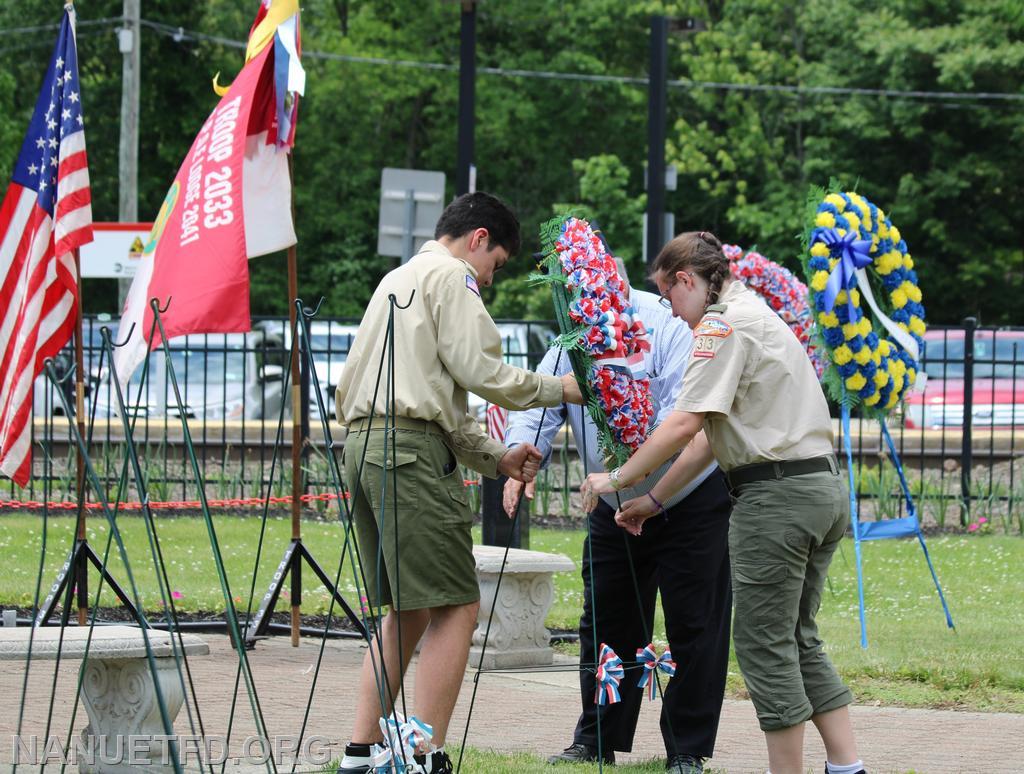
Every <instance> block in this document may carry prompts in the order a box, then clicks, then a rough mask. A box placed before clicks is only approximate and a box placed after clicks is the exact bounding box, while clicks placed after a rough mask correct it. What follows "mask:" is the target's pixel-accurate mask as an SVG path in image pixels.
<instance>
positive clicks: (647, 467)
mask: <svg viewBox="0 0 1024 774" xmlns="http://www.w3.org/2000/svg"><path fill="white" fill-rule="evenodd" d="M653 278H654V280H655V281H656V282H657V285H658V290H659V291H660V292H661V295H662V298H663V300H664V303H665V304H666V305H669V306H671V308H672V312H673V314H675V315H676V316H677V317H681V318H683V320H685V321H686V323H687V324H688V325H689V326H690V327H691V328H693V329H694V347H693V351H692V353H691V356H690V364H689V367H688V368H687V369H686V375H685V377H684V379H683V389H682V392H681V394H680V397H679V400H678V401H677V403H676V409H677V410H676V411H674V412H672V413H671V414H670V415H669V417H668V418H667V419H666V420H665V421H664V422H663V423H662V424H661V425H660V426H659V427H658V429H657V430H656V431H655V432H654V433H653V434H652V435H651V437H650V438H649V439H648V440H647V441H646V442H645V443H644V444H643V446H641V447H640V448H639V449H638V450H637V452H636V453H635V454H634V455H633V457H632V458H630V460H629V462H627V463H626V464H625V465H623V466H622V467H621V468H618V469H616V470H613V471H611V472H610V473H600V474H593V475H591V476H589V477H588V478H587V481H586V482H585V483H584V485H583V495H584V498H585V499H584V507H587V508H588V509H589V507H591V506H592V504H593V501H594V499H595V498H596V497H597V495H599V494H604V493H607V492H611V491H616V490H618V489H621V488H622V487H624V486H629V485H631V484H634V483H636V482H638V481H640V480H641V479H643V478H644V477H645V476H646V475H647V474H648V473H649V472H650V471H652V470H654V469H655V468H657V467H658V465H660V464H661V463H662V462H663V461H664V460H666V459H668V458H670V457H671V456H672V455H674V454H677V453H678V452H679V451H680V449H681V448H683V447H685V446H686V445H687V444H688V443H689V442H690V440H691V439H693V437H694V436H695V435H696V434H697V433H698V432H700V431H701V429H703V430H704V432H705V433H706V434H707V437H708V440H709V442H710V453H711V454H713V455H714V457H715V458H716V459H717V460H718V464H719V465H720V466H721V467H722V469H723V470H725V472H726V476H727V478H728V480H729V487H730V489H731V490H732V494H733V498H734V505H733V511H732V519H731V521H730V525H729V554H730V557H731V560H732V573H733V594H734V599H735V605H736V614H735V620H734V622H733V641H734V643H735V645H736V657H737V660H738V661H739V664H740V669H741V670H742V672H743V678H744V680H745V682H746V684H747V689H748V690H749V691H750V697H751V699H752V700H753V702H754V707H755V709H756V710H757V717H758V721H759V723H760V725H761V729H762V730H763V731H764V732H765V739H766V741H767V745H768V761H769V766H770V770H771V774H789V773H790V772H793V773H794V774H796V773H797V772H803V771H804V767H803V733H804V724H805V721H807V720H808V719H810V720H811V721H813V722H814V724H815V726H816V727H817V728H818V732H819V733H820V734H821V737H822V739H823V741H824V743H825V750H826V754H827V757H828V763H827V772H828V774H855V773H857V772H862V771H863V764H862V763H861V762H860V760H859V759H858V756H857V749H856V744H855V742H854V737H853V729H852V726H851V724H850V717H849V712H848V709H847V705H848V704H849V703H850V702H851V701H852V698H853V697H852V695H851V693H850V691H849V689H848V688H847V687H846V686H845V685H843V683H842V682H841V681H840V679H839V676H838V674H837V673H836V671H835V668H834V667H833V666H832V664H831V662H830V661H829V659H828V657H827V656H826V655H825V653H824V652H823V650H822V643H821V640H820V639H819V637H818V630H817V626H816V624H815V620H814V618H815V615H816V613H817V610H818V605H819V603H820V601H821V592H822V588H823V586H824V583H825V577H826V575H827V572H828V566H829V563H830V562H831V559H832V554H833V552H834V551H835V549H836V546H837V545H838V544H839V540H840V539H841V538H842V536H843V534H844V533H845V531H846V525H847V523H848V522H849V501H848V499H847V495H846V487H845V485H844V483H843V480H842V477H841V476H840V474H839V466H838V464H837V462H836V459H835V456H834V455H833V446H832V421H831V419H830V417H829V412H828V405H827V404H826V402H825V396H824V394H823V393H822V391H821V387H820V385H819V384H818V380H817V377H816V376H815V373H814V368H813V366H812V365H811V362H810V360H809V359H808V358H807V354H806V353H805V352H804V350H803V347H802V346H801V345H800V342H799V341H798V340H797V338H796V337H795V336H794V335H793V332H792V331H791V330H790V329H789V327H788V326H787V325H786V324H785V323H784V322H783V321H782V320H781V319H780V318H779V317H778V316H777V315H776V314H775V312H773V311H772V310H771V309H769V308H768V306H767V305H766V304H765V303H764V302H763V301H761V300H760V299H759V298H758V297H757V296H755V295H754V294H753V293H752V292H751V291H749V290H747V288H746V287H744V285H743V284H742V283H740V282H735V281H733V280H732V279H731V276H730V273H729V261H728V259H727V258H726V257H725V254H724V253H723V252H722V245H721V242H719V241H718V239H717V238H716V237H715V236H714V235H713V234H711V233H709V232H706V231H701V232H691V233H688V234H681V235H680V236H677V237H676V238H675V239H673V240H672V241H671V242H669V243H668V244H667V245H666V246H665V248H664V249H663V250H662V251H661V253H660V254H659V255H658V258H657V260H655V262H654V271H653ZM680 478H681V477H680V476H679V475H675V476H673V474H672V470H671V469H670V471H669V473H668V474H666V475H665V476H664V477H663V478H662V479H661V481H659V482H658V484H657V485H656V486H655V487H654V489H653V490H652V491H651V495H650V496H645V497H641V498H636V499H634V500H631V501H628V502H626V503H624V504H623V506H622V508H621V510H620V512H619V514H617V516H616V521H618V523H619V524H620V525H621V526H623V527H624V528H625V529H627V530H629V531H630V532H632V533H633V534H637V533H639V532H640V530H641V529H642V525H643V522H644V521H645V520H646V519H647V518H649V517H650V516H651V515H653V514H655V513H658V512H659V508H658V507H657V505H656V504H657V503H658V502H664V501H665V499H666V498H668V497H670V496H671V494H672V492H673V491H674V489H673V487H675V488H678V487H679V486H681V485H682V484H684V483H685V482H684V481H681V480H680Z"/></svg>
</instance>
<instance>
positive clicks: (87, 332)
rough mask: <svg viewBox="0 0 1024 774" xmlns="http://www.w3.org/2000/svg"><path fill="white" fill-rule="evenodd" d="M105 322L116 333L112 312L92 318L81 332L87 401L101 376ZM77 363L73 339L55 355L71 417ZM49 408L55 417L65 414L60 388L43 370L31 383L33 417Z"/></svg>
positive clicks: (40, 416)
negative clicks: (75, 365)
mask: <svg viewBox="0 0 1024 774" xmlns="http://www.w3.org/2000/svg"><path fill="white" fill-rule="evenodd" d="M104 325H108V326H111V327H112V328H113V330H114V332H115V334H116V331H117V321H116V320H114V321H111V318H110V315H107V314H102V315H99V316H98V317H95V318H89V319H87V320H85V321H84V322H83V325H82V332H83V334H84V337H83V339H84V342H83V345H82V365H83V368H82V371H83V373H84V374H85V379H84V380H85V396H86V399H87V400H88V398H89V395H90V393H91V391H92V388H93V387H94V385H95V384H96V381H97V379H98V377H99V361H100V353H101V351H102V349H103V337H102V335H101V334H100V329H101V328H102V327H103V326H104ZM74 363H75V340H74V338H72V339H71V341H70V342H68V344H67V345H66V346H64V347H63V348H62V349H61V351H60V352H58V353H57V355H56V356H55V357H54V358H53V366H54V370H55V371H56V374H57V378H58V379H60V380H61V383H60V384H61V389H62V390H63V391H64V394H65V395H66V396H67V400H68V405H69V406H70V407H71V414H72V416H73V415H74V413H75V375H74V373H73V372H72V367H73V366H74ZM47 408H49V413H50V414H52V415H53V416H58V417H62V416H64V404H63V402H62V401H61V399H60V395H59V394H58V393H57V388H56V387H54V385H53V384H52V383H51V382H50V379H49V377H48V376H47V375H46V371H45V370H44V371H43V372H42V373H41V374H39V376H37V377H36V379H35V381H34V382H33V383H32V413H33V415H34V416H36V417H38V418H42V417H44V416H45V415H46V413H47Z"/></svg>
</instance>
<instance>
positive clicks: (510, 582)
mask: <svg viewBox="0 0 1024 774" xmlns="http://www.w3.org/2000/svg"><path fill="white" fill-rule="evenodd" d="M473 555H474V557H475V558H476V574H477V581H478V582H479V583H480V614H479V616H478V617H477V625H476V631H474V632H473V643H472V646H471V648H470V651H469V665H470V667H471V668H476V666H477V665H478V664H480V652H481V650H482V647H481V646H482V645H483V643H484V636H485V634H486V632H487V619H488V617H489V616H490V613H491V608H492V606H493V608H494V620H493V621H492V622H491V631H490V637H489V638H488V641H487V648H486V651H484V661H483V665H482V666H483V668H484V669H503V668H506V667H520V666H544V665H547V664H550V663H551V662H552V660H553V658H552V657H553V655H554V652H553V651H552V650H551V647H550V642H551V632H549V631H548V630H547V627H545V626H544V619H545V618H546V617H547V614H548V609H549V608H550V607H551V601H552V599H553V598H554V581H553V579H552V577H551V576H552V573H555V572H565V571H570V570H574V569H575V568H576V564H575V562H573V561H572V559H570V558H569V557H567V556H563V555H562V554H546V553H543V552H541V551H524V550H521V549H518V548H512V549H509V552H508V561H507V563H506V564H505V572H504V575H503V576H502V578H501V589H500V591H499V592H498V597H497V600H495V598H494V591H495V588H496V587H497V584H498V575H499V572H500V571H501V563H502V557H503V556H504V555H505V549H504V548H501V547H499V546H474V547H473Z"/></svg>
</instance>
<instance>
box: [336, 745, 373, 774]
mask: <svg viewBox="0 0 1024 774" xmlns="http://www.w3.org/2000/svg"><path fill="white" fill-rule="evenodd" d="M380 749H381V748H380V745H376V744H347V745H345V757H343V758H342V759H341V764H340V765H339V766H338V774H369V773H370V772H371V771H373V758H374V756H375V755H376V754H377V753H379V752H380Z"/></svg>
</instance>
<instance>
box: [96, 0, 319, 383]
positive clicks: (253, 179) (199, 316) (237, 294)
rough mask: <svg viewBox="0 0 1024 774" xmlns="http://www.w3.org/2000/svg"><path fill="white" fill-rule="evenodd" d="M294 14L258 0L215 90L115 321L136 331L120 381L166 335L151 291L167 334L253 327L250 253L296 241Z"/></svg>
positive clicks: (117, 365)
mask: <svg viewBox="0 0 1024 774" xmlns="http://www.w3.org/2000/svg"><path fill="white" fill-rule="evenodd" d="M298 21H299V19H298V3H297V0H284V1H283V2H282V0H263V2H261V3H260V11H259V14H258V15H257V18H256V22H255V23H254V24H253V29H252V31H251V33H250V38H249V50H248V51H247V53H246V64H245V66H244V67H243V68H242V71H241V72H240V73H239V74H238V77H237V78H236V79H235V82H234V83H233V84H231V86H230V88H228V89H226V90H223V89H219V90H218V93H221V92H223V97H222V98H221V100H220V103H219V104H218V105H217V107H216V108H214V110H213V112H212V113H210V116H209V118H207V119H206V122H205V123H204V124H203V127H202V128H201V129H200V130H199V134H198V135H197V136H196V138H195V140H194V141H193V143H192V148H191V150H189V152H188V155H187V156H186V157H185V160H184V161H183V162H182V165H181V168H180V169H179V170H178V174H177V176H176V177H175V179H174V182H173V183H172V184H171V188H170V190H169V191H168V192H167V196H166V197H165V199H164V203H163V206H162V207H161V208H160V213H159V214H158V215H157V217H156V220H155V221H154V223H153V231H152V233H151V234H150V238H149V242H148V244H147V245H146V247H145V250H144V251H143V254H142V258H141V260H140V262H139V267H138V270H137V272H136V274H135V278H134V279H133V281H132V286H131V289H130V290H129V292H128V298H127V299H126V301H125V308H124V310H123V313H122V316H121V322H120V325H119V327H118V336H119V337H120V338H121V339H122V340H123V339H124V337H126V336H127V335H128V333H129V331H130V330H131V338H130V340H129V342H128V344H127V345H126V346H124V347H121V348H119V349H118V350H117V351H115V353H114V369H115V371H116V372H117V376H118V378H119V379H120V380H121V383H122V384H124V383H126V382H127V380H128V378H129V377H130V376H131V374H132V372H133V371H134V370H135V368H136V366H138V365H139V364H140V363H141V362H142V361H143V360H145V358H146V355H147V353H148V352H149V350H150V349H152V348H155V347H157V346H158V345H159V344H160V341H161V339H160V332H159V330H158V329H157V330H153V311H152V309H151V308H150V306H149V304H150V299H153V298H155V299H157V300H158V301H159V303H160V304H161V305H162V306H167V305H168V302H169V306H168V308H167V311H166V312H161V319H162V321H163V324H164V329H165V330H166V332H167V337H168V338H174V337H176V336H183V335H185V334H188V333H232V332H242V331H248V330H250V329H251V327H252V325H251V320H250V317H249V267H248V263H247V261H248V259H249V258H254V257H256V256H258V255H266V254H267V253H272V252H276V251H278V250H283V249H285V248H287V247H290V246H292V245H293V244H295V241H296V239H295V228H294V225H293V224H292V213H291V181H290V179H289V176H288V149H289V148H290V147H291V144H292V142H293V140H294V136H295V118H296V111H297V106H298V94H301V93H302V91H303V89H304V88H305V78H304V76H305V73H304V72H303V70H302V67H301V65H300V64H299V43H298V40H299V31H298ZM133 325H134V326H135V327H134V330H132V326H133ZM151 331H152V333H151Z"/></svg>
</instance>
